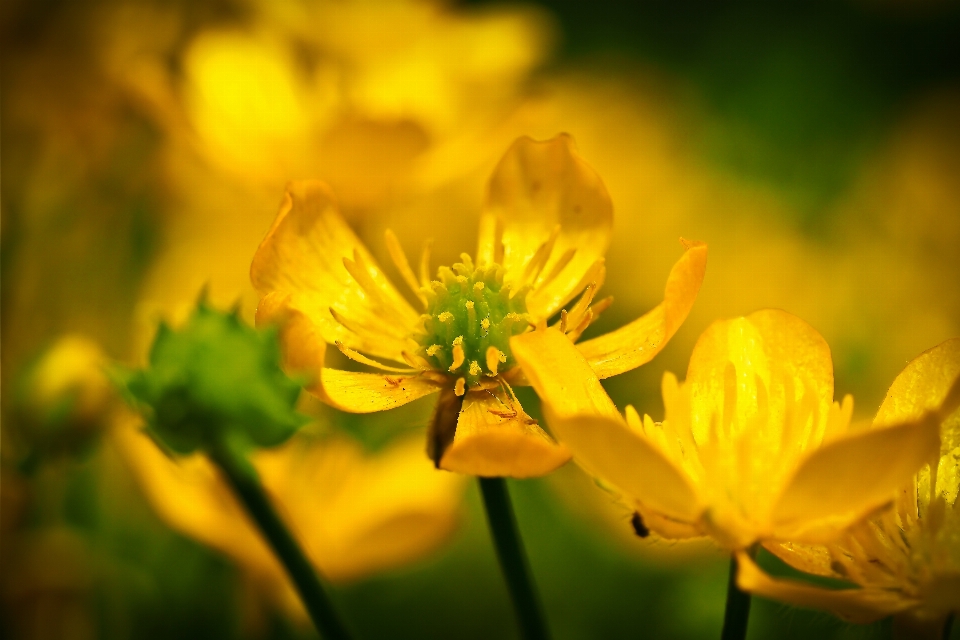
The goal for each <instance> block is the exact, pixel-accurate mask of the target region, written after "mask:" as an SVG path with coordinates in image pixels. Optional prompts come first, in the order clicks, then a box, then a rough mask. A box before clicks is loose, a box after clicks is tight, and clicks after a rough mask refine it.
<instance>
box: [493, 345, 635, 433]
mask: <svg viewBox="0 0 960 640" xmlns="http://www.w3.org/2000/svg"><path fill="white" fill-rule="evenodd" d="M510 349H511V351H513V357H514V358H516V360H517V363H518V364H519V365H520V366H521V368H522V370H523V373H524V374H525V377H526V379H527V380H529V382H530V384H531V385H533V388H534V389H536V391H537V394H538V395H539V396H540V398H541V399H542V400H543V401H544V402H546V403H549V404H550V406H551V408H552V410H553V412H554V413H555V414H557V415H558V416H568V415H574V414H578V413H586V414H596V415H601V416H606V417H608V418H615V419H619V418H620V413H619V412H618V411H617V408H616V406H614V404H613V401H611V400H610V397H609V396H608V395H607V392H606V391H604V390H603V387H602V386H601V385H600V380H599V379H598V378H597V375H596V374H595V373H594V371H593V369H591V368H590V365H589V364H588V363H587V361H586V359H584V357H583V355H581V353H580V352H579V351H578V350H577V348H576V347H575V346H574V345H573V343H572V342H571V341H570V339H569V338H567V336H565V335H564V334H563V333H561V332H560V331H559V330H557V329H555V328H549V329H546V330H537V331H530V332H528V333H523V334H520V335H519V336H514V337H513V338H511V339H510Z"/></svg>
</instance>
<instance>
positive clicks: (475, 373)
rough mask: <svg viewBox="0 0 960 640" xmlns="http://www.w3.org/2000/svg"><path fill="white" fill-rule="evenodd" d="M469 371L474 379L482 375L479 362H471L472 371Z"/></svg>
mask: <svg viewBox="0 0 960 640" xmlns="http://www.w3.org/2000/svg"><path fill="white" fill-rule="evenodd" d="M469 371H470V375H471V376H473V377H477V376H479V375H480V371H481V369H480V363H479V362H477V361H476V360H471V361H470V370H469Z"/></svg>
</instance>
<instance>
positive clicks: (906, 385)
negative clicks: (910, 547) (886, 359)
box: [874, 338, 960, 508]
mask: <svg viewBox="0 0 960 640" xmlns="http://www.w3.org/2000/svg"><path fill="white" fill-rule="evenodd" d="M957 404H960V338H953V339H952V340H947V341H946V342H944V343H942V344H940V345H938V346H936V347H934V348H933V349H930V350H928V351H926V352H924V353H922V354H921V355H919V356H917V357H916V358H915V359H914V360H912V361H911V362H910V364H908V365H907V366H906V368H905V369H904V370H903V371H902V372H901V373H900V375H898V376H897V378H896V379H895V380H894V381H893V384H892V385H891V386H890V390H889V391H887V396H886V398H884V400H883V404H882V405H880V410H879V411H878V412H877V416H876V418H874V424H875V425H879V424H890V423H895V422H903V421H906V420H913V419H916V418H918V417H920V416H922V415H923V413H924V412H925V411H940V413H941V417H942V420H943V421H942V423H941V426H940V437H941V443H940V462H939V464H938V465H937V469H936V486H935V487H934V488H935V489H936V491H937V492H939V493H942V494H944V498H945V499H946V501H947V503H948V504H953V503H954V502H956V499H957V495H958V490H960V465H958V464H957V460H956V457H955V456H956V454H955V452H956V451H957V450H960V411H957ZM917 486H918V489H919V490H918V492H917V494H918V495H917V497H918V498H919V500H920V504H921V508H925V505H926V504H927V503H928V502H929V499H930V473H929V470H927V469H924V470H922V471H921V472H920V477H919V478H918V481H917Z"/></svg>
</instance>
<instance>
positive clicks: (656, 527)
mask: <svg viewBox="0 0 960 640" xmlns="http://www.w3.org/2000/svg"><path fill="white" fill-rule="evenodd" d="M635 506H636V509H637V513H639V514H640V515H641V517H642V518H643V524H644V526H646V527H647V529H649V530H650V531H652V532H653V533H655V534H657V535H658V536H660V537H661V538H666V539H668V540H688V539H690V538H701V537H703V536H704V531H703V528H702V527H700V523H699V522H684V521H682V520H677V519H675V518H670V517H668V516H665V515H663V514H661V513H658V512H657V511H655V510H653V509H650V508H649V507H647V506H646V505H643V504H639V503H637V504H636V505H635Z"/></svg>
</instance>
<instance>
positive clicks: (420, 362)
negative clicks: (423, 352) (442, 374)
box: [400, 351, 433, 371]
mask: <svg viewBox="0 0 960 640" xmlns="http://www.w3.org/2000/svg"><path fill="white" fill-rule="evenodd" d="M400 355H401V356H402V357H403V361H404V362H406V363H407V364H409V365H410V366H411V367H413V368H414V369H419V370H420V371H427V370H428V369H432V368H433V367H431V366H430V363H429V362H427V361H426V360H425V359H424V358H422V357H420V356H418V355H417V354H415V353H410V352H409V351H401V352H400Z"/></svg>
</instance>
